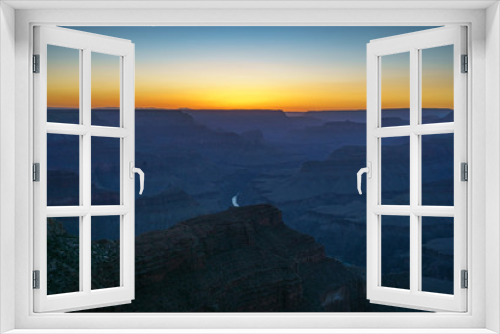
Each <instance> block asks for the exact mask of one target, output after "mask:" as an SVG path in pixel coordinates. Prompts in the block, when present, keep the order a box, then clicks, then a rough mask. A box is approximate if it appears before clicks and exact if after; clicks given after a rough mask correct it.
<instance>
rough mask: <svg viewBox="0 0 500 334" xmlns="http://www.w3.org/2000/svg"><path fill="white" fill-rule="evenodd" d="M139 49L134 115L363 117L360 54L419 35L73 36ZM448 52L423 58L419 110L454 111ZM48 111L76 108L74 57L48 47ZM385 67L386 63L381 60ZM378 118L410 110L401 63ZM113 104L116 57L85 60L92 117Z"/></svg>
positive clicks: (390, 60)
mask: <svg viewBox="0 0 500 334" xmlns="http://www.w3.org/2000/svg"><path fill="white" fill-rule="evenodd" d="M72 28H73V29H78V30H82V31H88V32H93V33H98V34H103V35H108V36H114V37H119V38H125V39H129V40H131V41H132V42H133V43H135V46H136V94H135V100H136V107H137V108H194V109H195V108H198V109H201V108H204V109H217V108H219V109H222V108H224V109H230V108H241V109H250V108H254V109H257V108H260V109H283V110H285V111H307V110H332V109H346V110H349V109H365V108H366V79H365V76H366V44H367V43H368V42H369V41H370V40H372V39H376V38H381V37H387V36H392V35H397V34H403V33H408V32H413V31H418V30H422V29H423V28H421V27H72ZM452 52H453V49H452V47H451V46H449V47H442V48H436V49H435V50H425V51H424V53H423V65H422V66H423V87H422V94H423V101H422V102H423V107H435V108H436V107H437V108H453V73H452V67H451V63H450V60H451V55H452ZM48 57H49V59H48V60H49V63H48V66H49V73H48V97H47V98H48V106H49V107H78V99H79V98H78V62H79V57H78V51H76V50H71V49H64V48H60V47H52V46H50V47H49V50H48ZM384 58H385V57H384ZM384 58H383V59H382V94H383V101H382V104H383V107H384V108H403V107H408V106H409V78H408V75H409V73H408V71H409V62H408V59H405V55H395V56H387V59H384ZM118 104H119V60H118V57H114V56H107V55H100V54H96V53H93V54H92V107H116V106H118Z"/></svg>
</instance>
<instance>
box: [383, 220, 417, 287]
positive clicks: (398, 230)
mask: <svg viewBox="0 0 500 334" xmlns="http://www.w3.org/2000/svg"><path fill="white" fill-rule="evenodd" d="M381 224H382V229H381V230H382V286H385V287H389V288H399V289H409V288H410V217H408V216H382V217H381Z"/></svg>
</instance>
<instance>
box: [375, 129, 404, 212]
mask: <svg viewBox="0 0 500 334" xmlns="http://www.w3.org/2000/svg"><path fill="white" fill-rule="evenodd" d="M381 142H382V143H381V146H382V159H381V160H382V161H381V166H382V167H381V173H382V175H381V188H382V204H383V205H409V204H410V137H392V138H382V139H381Z"/></svg>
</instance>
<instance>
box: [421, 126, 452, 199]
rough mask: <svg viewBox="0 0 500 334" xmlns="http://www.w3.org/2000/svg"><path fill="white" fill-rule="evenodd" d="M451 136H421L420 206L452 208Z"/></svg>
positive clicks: (449, 134) (448, 134) (450, 134)
mask: <svg viewBox="0 0 500 334" xmlns="http://www.w3.org/2000/svg"><path fill="white" fill-rule="evenodd" d="M453 136H454V135H453V133H447V134H440V135H427V136H422V205H446V206H453V203H454V193H453Z"/></svg>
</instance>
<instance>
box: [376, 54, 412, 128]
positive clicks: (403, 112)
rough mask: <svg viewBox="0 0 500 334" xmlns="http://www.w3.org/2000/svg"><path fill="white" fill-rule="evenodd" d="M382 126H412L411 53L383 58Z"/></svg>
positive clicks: (381, 72) (381, 73)
mask: <svg viewBox="0 0 500 334" xmlns="http://www.w3.org/2000/svg"><path fill="white" fill-rule="evenodd" d="M380 75H381V95H382V96H381V108H382V111H381V112H382V126H398V125H409V124H410V53H409V52H404V53H398V54H394V55H388V56H382V57H381V69H380Z"/></svg>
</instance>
